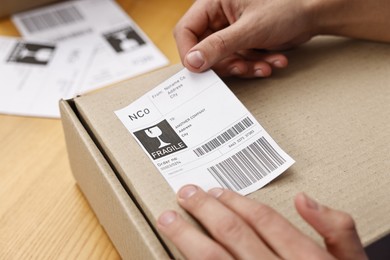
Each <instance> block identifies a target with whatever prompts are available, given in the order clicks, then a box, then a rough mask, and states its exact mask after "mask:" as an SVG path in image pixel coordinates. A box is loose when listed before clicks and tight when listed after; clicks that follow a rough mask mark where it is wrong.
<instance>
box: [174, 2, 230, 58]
mask: <svg viewBox="0 0 390 260" xmlns="http://www.w3.org/2000/svg"><path fill="white" fill-rule="evenodd" d="M221 9H222V8H221V7H220V3H219V2H218V1H213V2H210V1H202V0H198V1H196V2H195V3H194V4H193V5H192V6H191V7H190V9H189V10H188V11H187V12H186V13H185V14H184V15H183V17H182V18H181V19H180V21H179V22H178V23H177V25H176V26H175V29H174V31H173V34H174V37H175V40H176V44H177V48H178V51H179V55H180V58H181V60H182V62H183V64H184V58H185V55H186V54H187V53H188V51H189V50H190V49H191V48H192V47H194V46H195V45H196V44H198V43H199V41H201V40H203V39H204V38H205V37H207V36H208V35H210V34H212V33H213V32H214V31H215V30H219V29H221V28H224V27H226V26H227V25H228V24H229V22H228V20H227V18H226V16H225V15H224V13H223V12H221Z"/></svg>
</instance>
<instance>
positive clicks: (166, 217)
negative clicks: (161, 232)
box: [157, 210, 177, 227]
mask: <svg viewBox="0 0 390 260" xmlns="http://www.w3.org/2000/svg"><path fill="white" fill-rule="evenodd" d="M176 219H177V213H176V212H175V211H173V210H167V211H165V212H163V213H162V214H161V215H160V216H159V217H158V219H157V223H158V224H159V225H160V226H162V227H168V226H169V225H171V224H172V223H173V222H174V221H175V220H176Z"/></svg>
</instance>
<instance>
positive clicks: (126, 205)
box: [60, 37, 390, 259]
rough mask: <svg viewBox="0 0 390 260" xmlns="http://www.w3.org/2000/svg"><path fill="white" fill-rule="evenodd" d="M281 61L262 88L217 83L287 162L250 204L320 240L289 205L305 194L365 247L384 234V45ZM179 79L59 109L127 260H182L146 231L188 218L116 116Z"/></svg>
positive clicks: (315, 43) (77, 172)
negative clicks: (339, 214)
mask: <svg viewBox="0 0 390 260" xmlns="http://www.w3.org/2000/svg"><path fill="white" fill-rule="evenodd" d="M287 55H288V57H289V59H290V65H289V67H288V68H287V69H285V70H280V71H277V72H275V73H274V75H273V77H271V78H267V79H254V80H240V79H230V80H226V84H227V85H228V86H229V87H230V88H231V89H232V91H233V92H234V93H235V94H236V95H237V96H238V98H239V99H240V100H241V101H242V102H243V103H244V105H245V106H246V107H247V108H248V109H249V111H251V112H252V114H253V115H254V116H255V117H256V118H257V119H258V121H259V122H260V124H262V126H263V127H264V128H265V129H266V130H267V132H268V133H269V134H270V135H271V136H272V137H273V138H274V139H275V141H276V142H277V143H278V144H279V145H280V146H281V147H282V148H283V149H284V150H285V151H286V152H287V153H288V154H290V155H291V156H292V157H293V158H294V159H295V160H296V164H294V165H293V166H292V167H291V168H290V169H289V170H287V171H286V172H285V173H284V174H282V175H281V176H280V177H278V178H277V179H275V180H274V181H273V182H271V183H270V184H269V185H267V186H266V187H264V188H262V189H260V190H258V191H257V192H254V193H252V194H250V195H249V197H250V198H253V199H256V200H259V201H262V202H264V203H267V204H269V205H271V206H273V207H274V208H276V209H277V210H278V211H280V212H281V213H282V214H283V215H284V216H285V217H286V218H287V219H289V220H290V221H291V222H292V223H293V224H295V225H297V226H298V227H299V228H300V229H301V230H303V231H304V232H305V233H307V234H308V235H309V236H311V237H313V238H314V239H316V240H317V241H321V239H320V237H319V236H318V235H317V234H316V233H315V232H314V231H313V230H312V229H311V228H310V227H309V226H308V225H307V224H305V223H304V221H302V220H301V219H300V217H299V216H298V214H297V213H296V211H295V209H294V206H293V197H294V196H295V194H297V193H298V192H300V191H305V192H306V193H308V194H310V195H311V196H313V197H314V198H316V199H317V200H318V201H320V202H322V203H325V204H327V205H329V206H332V207H334V208H338V209H342V210H344V211H347V212H349V213H350V214H351V215H352V216H353V217H354V218H355V220H356V224H357V227H358V230H359V233H360V235H361V238H362V240H363V243H364V244H365V245H368V244H370V243H372V242H374V241H376V240H378V239H379V238H381V237H383V236H385V235H386V234H388V233H389V232H390V221H388V216H390V200H389V197H390V178H389V169H390V131H389V129H390V77H389V71H390V45H386V44H380V43H372V42H365V41H357V40H349V39H344V38H337V37H318V38H316V39H313V40H312V41H311V42H310V43H308V44H305V45H304V46H302V47H300V48H298V49H296V50H293V51H290V52H288V53H287ZM180 69H181V65H175V66H171V67H167V68H164V69H162V70H159V71H156V72H152V73H150V74H147V75H144V76H140V77H137V78H135V79H131V80H128V81H125V82H122V83H120V84H117V85H116V86H113V87H110V88H106V89H103V90H101V91H98V92H94V93H90V94H86V95H83V96H80V97H76V98H74V99H72V100H67V101H61V103H60V107H61V114H62V120H63V126H64V131H65V136H66V142H67V146H68V152H69V159H70V164H71V167H72V171H73V173H74V176H75V178H76V180H77V182H78V184H79V186H80V188H81V190H82V191H83V193H84V194H85V196H86V197H87V199H88V200H89V202H90V205H91V207H92V208H93V210H94V211H95V213H96V215H97V216H98V218H99V220H100V222H101V224H102V225H103V226H104V228H105V230H106V231H107V233H108V235H109V236H110V238H111V239H112V241H113V243H114V244H115V246H116V247H117V249H118V251H119V252H120V254H121V255H122V257H123V258H126V259H129V258H135V259H164V258H181V256H180V253H179V252H178V251H177V250H176V249H175V248H174V246H173V245H172V244H171V243H170V242H169V241H166V240H165V239H164V237H162V236H161V235H159V234H158V232H157V231H156V228H155V224H156V219H157V218H158V216H159V215H160V214H161V212H163V211H164V210H166V209H175V210H177V211H179V212H181V213H182V214H183V215H185V217H186V218H187V219H190V220H191V218H190V217H189V216H188V215H186V213H185V212H183V210H181V209H180V208H179V207H178V206H177V204H176V198H175V194H174V192H173V191H172V190H171V188H170V187H169V186H168V184H167V183H166V181H165V180H164V178H163V177H162V176H161V175H160V173H159V172H158V171H157V169H156V168H155V167H154V166H153V164H152V162H151V161H150V159H149V158H148V157H147V155H146V154H145V153H144V152H143V150H142V149H141V147H139V145H138V144H137V142H136V141H135V140H134V138H133V137H132V136H131V135H130V133H129V132H128V131H127V130H126V129H125V127H124V126H123V124H122V123H121V122H120V121H119V119H118V118H117V117H116V115H115V114H114V111H116V110H118V109H120V108H123V107H125V106H127V105H128V104H130V103H131V102H133V101H135V100H136V99H137V98H138V97H140V96H142V95H143V94H144V93H146V92H147V91H149V90H150V89H152V88H153V87H155V86H157V85H158V84H159V83H161V82H162V81H163V80H165V79H167V78H168V77H169V76H170V75H172V74H174V73H175V72H176V71H178V70H180Z"/></svg>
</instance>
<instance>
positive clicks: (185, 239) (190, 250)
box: [157, 211, 232, 259]
mask: <svg viewBox="0 0 390 260" xmlns="http://www.w3.org/2000/svg"><path fill="white" fill-rule="evenodd" d="M157 228H158V229H159V230H160V231H161V232H162V233H163V234H164V235H165V236H166V237H167V238H168V239H169V240H171V241H172V242H173V244H175V246H176V247H177V248H178V249H179V250H180V252H182V253H183V255H184V256H185V257H186V258H187V259H232V256H231V255H230V254H229V253H228V252H227V251H226V250H224V249H223V248H222V247H221V246H220V245H219V244H217V243H215V242H214V241H213V240H212V239H210V238H209V237H208V236H206V235H204V234H202V233H201V232H200V231H199V230H197V229H196V228H195V227H194V226H192V225H190V224H189V223H188V222H186V221H185V220H184V219H183V218H181V216H180V215H179V214H177V213H176V212H175V211H166V212H164V213H163V214H161V216H160V217H159V218H158V221H157Z"/></svg>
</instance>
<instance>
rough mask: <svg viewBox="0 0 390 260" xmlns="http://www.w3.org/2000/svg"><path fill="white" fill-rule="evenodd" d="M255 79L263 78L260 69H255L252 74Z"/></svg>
mask: <svg viewBox="0 0 390 260" xmlns="http://www.w3.org/2000/svg"><path fill="white" fill-rule="evenodd" d="M254 75H255V77H264V72H263V70H262V69H257V70H255V72H254Z"/></svg>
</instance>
